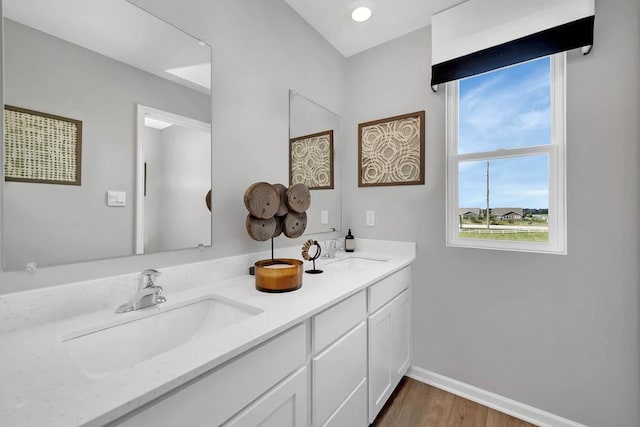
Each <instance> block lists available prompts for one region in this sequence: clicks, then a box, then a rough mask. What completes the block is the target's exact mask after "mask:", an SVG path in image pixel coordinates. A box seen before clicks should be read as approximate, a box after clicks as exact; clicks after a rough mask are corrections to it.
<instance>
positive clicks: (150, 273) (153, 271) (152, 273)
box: [142, 268, 162, 277]
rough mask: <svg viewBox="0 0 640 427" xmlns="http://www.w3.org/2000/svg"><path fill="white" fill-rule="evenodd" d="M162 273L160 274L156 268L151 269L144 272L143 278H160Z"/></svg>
mask: <svg viewBox="0 0 640 427" xmlns="http://www.w3.org/2000/svg"><path fill="white" fill-rule="evenodd" d="M161 274H162V273H160V272H159V271H158V270H156V269H155V268H149V269H147V270H145V271H143V272H142V275H143V276H149V277H158V276H160V275H161Z"/></svg>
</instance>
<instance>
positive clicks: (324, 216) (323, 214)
mask: <svg viewBox="0 0 640 427" xmlns="http://www.w3.org/2000/svg"><path fill="white" fill-rule="evenodd" d="M320 222H321V223H322V224H329V211H320Z"/></svg>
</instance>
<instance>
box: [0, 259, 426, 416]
mask: <svg viewBox="0 0 640 427" xmlns="http://www.w3.org/2000/svg"><path fill="white" fill-rule="evenodd" d="M340 256H341V257H346V256H349V254H340ZM353 256H356V257H369V258H376V259H384V260H386V262H380V263H374V265H372V266H371V267H370V268H366V269H364V268H360V269H353V270H348V269H344V268H339V267H336V266H333V267H332V266H330V265H326V267H323V265H325V264H327V263H331V262H334V261H336V260H335V259H333V260H322V261H321V262H319V263H318V266H319V268H324V273H323V274H318V275H311V274H305V275H304V278H303V286H302V288H300V289H299V290H297V291H295V292H290V293H281V294H269V293H262V292H258V291H256V290H255V288H254V277H252V276H249V275H243V276H238V277H235V278H232V279H227V280H223V281H217V282H215V283H211V284H208V285H201V286H197V287H194V288H190V289H189V288H187V289H185V290H181V291H179V292H174V293H171V292H167V293H166V295H165V296H166V298H167V302H166V303H164V304H162V305H160V306H156V307H151V308H148V309H144V310H139V311H136V312H129V313H123V314H115V313H114V309H115V307H110V308H109V309H105V310H100V311H95V312H91V313H87V314H83V315H78V316H73V317H69V318H65V319H59V320H55V321H52V322H48V323H45V324H42V325H39V326H30V327H26V328H24V329H19V330H16V331H13V332H7V333H4V334H2V335H0V347H1V348H2V352H1V353H0V381H1V382H2V387H1V389H0V425H7V426H13V427H18V426H39V425H47V426H76V425H103V424H105V423H108V422H110V421H113V420H115V419H117V418H119V417H120V416H122V415H124V414H126V413H128V412H130V411H132V410H134V409H136V408H138V407H140V406H142V405H144V404H146V403H148V402H150V401H152V400H154V399H155V398H157V397H159V396H161V395H163V394H165V393H167V392H168V391H170V390H172V389H174V388H175V387H178V386H179V385H181V384H184V383H186V382H187V381H189V380H191V379H193V378H195V377H197V376H199V375H201V374H203V373H205V372H207V371H209V370H210V369H212V368H215V367H216V366H218V365H220V364H222V363H224V362H226V361H228V360H230V359H232V358H234V357H236V356H238V355H240V354H241V353H243V352H245V351H247V350H249V349H250V348H252V347H254V346H256V345H258V344H259V343H261V342H264V341H266V340H268V339H269V338H271V337H274V336H275V335H277V334H279V333H281V332H283V331H285V330H287V329H288V328H290V327H292V326H294V325H295V324H297V323H299V322H302V321H304V320H305V319H308V318H309V317H311V316H313V315H315V314H317V313H319V312H320V311H322V310H324V309H326V308H328V307H330V306H331V305H333V304H335V303H337V302H338V301H340V300H342V299H344V298H346V297H348V296H350V295H353V294H355V293H357V292H359V291H361V290H363V289H365V288H367V287H368V286H370V285H371V284H373V283H375V282H377V281H378V280H380V279H382V278H383V277H386V276H388V275H389V274H392V273H393V272H395V271H398V270H400V269H402V268H404V267H406V266H407V265H409V264H411V263H412V262H413V260H414V258H415V255H409V254H407V253H403V254H402V255H393V254H392V252H380V251H375V252H357V253H355V254H353ZM307 268H308V267H307ZM209 295H213V296H217V297H219V298H221V299H226V300H230V301H236V302H239V303H241V304H246V305H249V306H252V307H255V308H257V309H258V310H261V312H260V313H259V314H256V315H254V316H252V317H250V318H248V319H245V320H243V321H241V322H239V323H236V324H234V325H231V326H229V327H226V328H223V329H220V330H218V331H214V332H211V333H209V334H205V335H202V336H197V337H196V338H194V339H191V340H189V341H187V342H186V343H184V344H182V345H180V346H178V347H176V348H174V349H171V350H169V351H166V352H164V353H161V354H159V355H157V356H154V357H152V358H150V359H147V360H145V361H143V362H140V363H137V364H135V365H133V366H131V367H129V368H126V369H124V370H121V371H118V372H113V373H109V374H104V375H99V374H98V375H95V374H94V375H91V374H87V373H85V371H83V370H82V368H80V367H79V366H78V365H77V364H76V363H75V361H74V360H73V359H72V358H71V356H70V355H69V354H68V353H67V351H66V350H65V348H64V346H63V345H62V342H63V340H64V339H65V338H68V337H69V336H70V335H71V334H77V333H78V331H82V330H87V328H91V327H92V325H104V324H108V323H109V322H114V321H120V320H121V321H122V322H124V321H126V320H133V319H137V318H138V317H141V316H143V315H146V314H147V313H149V312H150V311H153V310H167V309H170V308H171V307H174V306H175V305H179V304H181V303H185V302H189V301H192V300H194V299H197V298H201V297H204V296H209ZM123 302H124V301H123ZM25 309H28V307H26V308H25ZM126 351H127V347H126V343H123V345H122V347H121V348H114V349H113V352H114V353H116V352H126ZM105 357H109V355H105Z"/></svg>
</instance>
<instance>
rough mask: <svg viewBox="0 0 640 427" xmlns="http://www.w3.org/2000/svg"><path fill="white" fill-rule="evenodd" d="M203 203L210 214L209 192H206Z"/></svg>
mask: <svg viewBox="0 0 640 427" xmlns="http://www.w3.org/2000/svg"><path fill="white" fill-rule="evenodd" d="M204 202H205V203H206V204H207V209H209V212H211V190H209V191H208V192H207V195H206V196H204Z"/></svg>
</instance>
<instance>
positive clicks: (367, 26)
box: [285, 0, 464, 57]
mask: <svg viewBox="0 0 640 427" xmlns="http://www.w3.org/2000/svg"><path fill="white" fill-rule="evenodd" d="M463 1H464V0H347V1H345V0H285V2H287V4H289V6H291V7H292V8H293V9H294V10H295V11H296V12H298V14H299V15H300V16H302V18H304V20H305V21H307V22H308V23H309V24H310V25H311V26H312V27H313V28H315V29H316V31H318V32H319V33H320V34H321V35H322V36H323V37H324V38H325V39H326V40H327V41H328V42H329V43H331V44H332V45H333V46H334V47H335V48H336V49H337V50H338V51H339V52H340V53H342V54H343V55H344V56H345V57H349V56H351V55H355V54H356V53H360V52H362V51H364V50H367V49H369V48H372V47H374V46H378V45H380V44H382V43H385V42H387V41H389V40H393V39H395V38H397V37H400V36H403V35H405V34H408V33H410V32H412V31H414V30H417V29H419V28H422V27H425V26H427V25H429V24H430V23H431V15H433V14H434V13H436V12H440V11H441V10H444V9H447V8H449V7H451V6H453V5H455V4H458V3H462V2H463ZM358 6H367V7H369V8H370V9H371V10H372V11H373V15H372V16H371V19H369V20H368V21H367V22H363V23H356V22H353V21H352V20H351V11H352V10H353V9H355V8H356V7H358Z"/></svg>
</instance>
